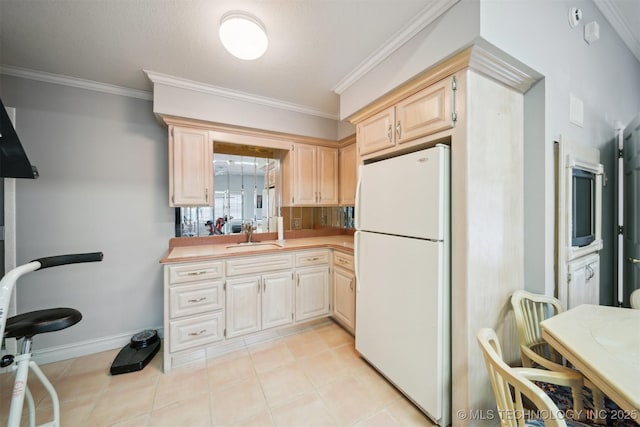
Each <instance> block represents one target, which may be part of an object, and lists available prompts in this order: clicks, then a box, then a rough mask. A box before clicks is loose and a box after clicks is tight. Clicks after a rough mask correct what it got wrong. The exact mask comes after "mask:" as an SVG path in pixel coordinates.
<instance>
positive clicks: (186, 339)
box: [163, 249, 349, 373]
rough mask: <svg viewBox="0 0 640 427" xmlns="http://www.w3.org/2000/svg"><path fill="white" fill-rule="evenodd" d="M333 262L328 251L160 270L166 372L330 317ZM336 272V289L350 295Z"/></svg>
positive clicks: (233, 258) (241, 258)
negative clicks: (345, 291)
mask: <svg viewBox="0 0 640 427" xmlns="http://www.w3.org/2000/svg"><path fill="white" fill-rule="evenodd" d="M331 257H332V251H331V250H330V249H313V250H300V251H285V252H279V253H277V254H275V253H269V254H264V255H251V256H230V257H227V258H223V259H217V260H212V261H200V262H189V263H171V264H166V265H165V266H164V278H165V279H164V283H165V294H164V295H165V304H164V306H165V312H164V340H165V343H164V346H163V348H164V372H165V373H167V372H169V371H170V370H171V368H172V367H174V366H179V365H182V364H185V363H190V362H191V361H195V360H199V359H202V358H206V357H212V355H215V354H223V353H224V352H228V351H233V350H237V349H239V348H241V347H242V346H244V340H246V339H249V340H261V339H265V338H267V339H270V338H271V337H273V336H277V334H278V332H275V331H274V330H273V329H274V328H278V327H282V326H287V325H294V324H298V323H300V324H304V323H307V322H309V321H312V320H315V319H321V318H323V317H325V318H326V317H328V316H329V315H330V314H331V301H332V299H331V298H332V293H333V292H332V275H331V260H332V258H331ZM335 262H336V261H334V263H335ZM343 262H344V261H343ZM347 264H348V263H347ZM336 265H338V264H336ZM340 267H341V269H339V272H338V273H340V271H342V270H344V271H347V272H348V270H349V267H348V266H345V265H344V264H340ZM338 273H337V275H336V276H335V277H336V280H339V281H340V283H341V285H340V286H339V287H338V288H339V289H343V288H345V287H346V288H348V283H347V282H345V283H346V284H343V281H344V280H347V279H343V276H342V275H340V274H338ZM339 300H341V298H340V299H339ZM339 311H340V312H341V313H342V312H343V311H345V312H346V308H345V309H343V308H340V309H339ZM341 321H342V320H341ZM343 324H345V326H347V327H348V323H344V322H343ZM301 327H302V326H301ZM274 334H275V335H274Z"/></svg>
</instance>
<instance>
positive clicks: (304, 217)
mask: <svg viewBox="0 0 640 427" xmlns="http://www.w3.org/2000/svg"><path fill="white" fill-rule="evenodd" d="M281 214H282V217H283V224H284V230H285V231H296V230H317V229H321V228H344V229H352V228H354V223H353V221H354V220H353V218H354V207H353V206H344V207H284V208H281ZM216 223H217V219H216V218H215V217H214V212H213V207H210V206H201V207H186V208H175V236H176V237H203V236H212V235H217V234H221V235H231V234H240V233H241V227H240V223H238V224H235V223H233V220H232V221H227V223H224V224H222V226H221V227H220V230H217V229H216V225H217V224H216ZM270 223H271V224H270ZM254 224H255V227H256V230H255V233H256V234H258V233H268V232H275V231H276V230H275V227H274V224H273V221H262V220H258V221H254ZM271 228H273V229H271Z"/></svg>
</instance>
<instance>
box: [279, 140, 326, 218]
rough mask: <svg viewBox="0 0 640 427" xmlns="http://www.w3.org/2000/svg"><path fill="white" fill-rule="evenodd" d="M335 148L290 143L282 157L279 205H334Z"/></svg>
mask: <svg viewBox="0 0 640 427" xmlns="http://www.w3.org/2000/svg"><path fill="white" fill-rule="evenodd" d="M338 167H339V166H338V149H337V148H332V147H322V146H316V145H308V144H294V145H293V148H292V150H291V151H290V152H289V153H287V154H286V155H285V156H284V159H283V161H282V182H283V188H282V204H283V206H337V205H338Z"/></svg>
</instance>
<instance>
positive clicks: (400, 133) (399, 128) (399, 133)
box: [396, 120, 402, 138]
mask: <svg viewBox="0 0 640 427" xmlns="http://www.w3.org/2000/svg"><path fill="white" fill-rule="evenodd" d="M396 135H397V136H398V138H400V137H401V136H402V126H401V125H400V120H398V123H397V124H396Z"/></svg>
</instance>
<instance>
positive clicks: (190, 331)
mask: <svg viewBox="0 0 640 427" xmlns="http://www.w3.org/2000/svg"><path fill="white" fill-rule="evenodd" d="M169 328H170V330H171V339H170V341H171V342H170V344H169V347H170V351H171V352H174V351H180V350H185V349H187V348H190V347H194V346H199V345H204V344H210V343H213V342H216V341H222V339H223V338H224V335H223V334H224V312H223V311H219V312H216V313H212V314H207V315H203V316H197V317H192V318H189V319H184V320H175V321H172V322H171V323H170V326H169Z"/></svg>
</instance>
